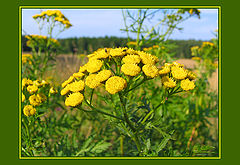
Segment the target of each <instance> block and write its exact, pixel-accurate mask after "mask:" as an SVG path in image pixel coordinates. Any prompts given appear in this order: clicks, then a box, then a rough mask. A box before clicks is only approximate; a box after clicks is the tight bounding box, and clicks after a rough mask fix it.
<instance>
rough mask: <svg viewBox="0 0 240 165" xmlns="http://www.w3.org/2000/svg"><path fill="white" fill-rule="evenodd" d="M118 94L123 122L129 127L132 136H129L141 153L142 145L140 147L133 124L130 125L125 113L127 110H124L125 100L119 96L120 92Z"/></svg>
mask: <svg viewBox="0 0 240 165" xmlns="http://www.w3.org/2000/svg"><path fill="white" fill-rule="evenodd" d="M118 96H119V99H120V102H121V107H122V111H123V115H124V119H125V122H126V123H127V125H128V126H129V127H130V129H131V130H132V132H133V136H132V137H131V138H132V139H133V141H134V142H135V144H136V146H137V149H138V152H139V153H141V152H142V147H141V144H140V141H139V138H138V135H137V132H136V129H135V128H134V126H133V125H132V123H131V121H130V120H129V117H128V115H127V110H126V104H125V101H124V100H123V98H122V97H121V94H120V93H118Z"/></svg>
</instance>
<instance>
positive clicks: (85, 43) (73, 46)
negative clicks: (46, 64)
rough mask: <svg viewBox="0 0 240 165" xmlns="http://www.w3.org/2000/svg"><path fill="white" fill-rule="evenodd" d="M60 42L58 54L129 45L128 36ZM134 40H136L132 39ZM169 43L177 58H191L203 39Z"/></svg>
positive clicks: (81, 52)
mask: <svg viewBox="0 0 240 165" xmlns="http://www.w3.org/2000/svg"><path fill="white" fill-rule="evenodd" d="M58 41H59V42H60V45H61V46H60V49H58V52H57V53H58V54H90V53H92V52H93V51H95V50H97V49H98V48H104V47H119V46H121V47H124V46H127V43H128V39H127V38H119V37H108V36H106V37H98V38H94V37H93V38H89V37H80V38H76V37H75V38H65V39H58ZM131 41H134V40H131ZM26 42H27V39H26V38H25V36H22V50H23V52H30V51H31V48H30V47H28V46H27V45H26ZM165 42H166V43H167V44H170V45H173V46H172V48H171V49H170V52H169V53H174V57H176V58H191V50H190V48H191V47H192V46H196V45H198V46H200V45H201V44H202V42H203V41H201V40H168V41H165ZM150 46H153V45H143V47H142V48H145V47H150Z"/></svg>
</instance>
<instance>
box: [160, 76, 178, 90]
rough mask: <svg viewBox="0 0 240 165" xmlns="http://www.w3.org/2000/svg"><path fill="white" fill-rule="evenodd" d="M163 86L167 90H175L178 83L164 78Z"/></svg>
mask: <svg viewBox="0 0 240 165" xmlns="http://www.w3.org/2000/svg"><path fill="white" fill-rule="evenodd" d="M162 84H163V86H164V87H165V88H174V87H175V86H176V82H175V81H174V80H173V79H172V78H169V77H168V76H164V77H163V78H162Z"/></svg>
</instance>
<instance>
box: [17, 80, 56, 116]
mask: <svg viewBox="0 0 240 165" xmlns="http://www.w3.org/2000/svg"><path fill="white" fill-rule="evenodd" d="M43 92H44V93H47V94H44V93H43ZM55 93H57V91H56V90H55V89H54V88H53V87H50V84H49V83H48V82H46V81H45V80H42V81H39V80H34V81H33V80H30V79H27V78H23V79H22V102H23V104H24V105H25V106H24V108H23V113H24V115H25V116H32V115H34V114H35V113H36V109H35V108H36V107H37V106H40V105H41V104H42V103H44V102H45V101H46V100H47V99H48V98H47V95H50V94H55Z"/></svg>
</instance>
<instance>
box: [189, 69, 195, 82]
mask: <svg viewBox="0 0 240 165" xmlns="http://www.w3.org/2000/svg"><path fill="white" fill-rule="evenodd" d="M187 78H188V79H189V80H195V79H196V78H197V76H196V74H195V73H193V72H192V71H190V70H188V71H187Z"/></svg>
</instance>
